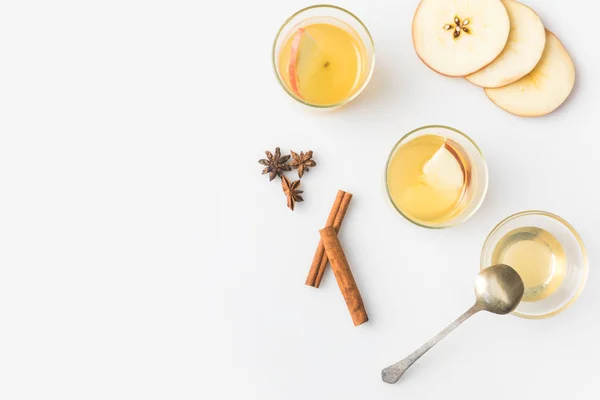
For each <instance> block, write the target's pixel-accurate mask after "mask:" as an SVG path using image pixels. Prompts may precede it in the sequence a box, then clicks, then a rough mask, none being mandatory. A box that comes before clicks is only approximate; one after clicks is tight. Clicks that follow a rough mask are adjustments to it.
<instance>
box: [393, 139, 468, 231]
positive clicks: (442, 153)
mask: <svg viewBox="0 0 600 400" xmlns="http://www.w3.org/2000/svg"><path fill="white" fill-rule="evenodd" d="M469 180H470V166H469V163H468V161H467V158H466V157H464V156H463V152H462V150H461V149H460V147H459V146H458V145H457V144H456V143H454V142H452V141H450V140H448V139H446V138H444V137H441V136H437V135H424V136H420V137H417V138H415V139H413V140H411V141H409V142H407V143H405V144H403V145H401V146H400V148H399V149H397V150H396V152H395V153H394V154H393V155H392V157H391V159H390V162H389V164H388V170H387V186H388V192H389V195H390V197H391V199H392V201H393V203H394V204H395V205H396V207H398V208H399V209H400V211H401V212H402V213H403V214H404V215H406V216H407V217H408V218H410V219H412V220H414V221H417V222H421V223H426V224H432V223H441V222H444V221H447V220H449V219H451V218H453V217H455V216H456V215H458V214H459V213H460V212H461V211H462V210H463V209H464V205H465V193H466V192H467V188H468V185H469Z"/></svg>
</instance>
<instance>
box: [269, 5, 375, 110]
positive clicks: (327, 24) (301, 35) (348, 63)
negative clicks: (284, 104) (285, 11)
mask: <svg viewBox="0 0 600 400" xmlns="http://www.w3.org/2000/svg"><path fill="white" fill-rule="evenodd" d="M272 57H273V60H272V61H273V69H274V70H275V76H276V77H277V80H278V81H279V84H280V85H281V87H282V88H283V90H285V92H286V93H287V94H289V95H290V96H291V97H292V98H293V99H295V100H297V101H299V102H300V103H302V104H305V105H307V106H309V107H313V108H321V109H335V108H338V107H341V106H343V105H345V104H347V103H348V102H350V101H352V100H353V99H355V98H356V97H357V96H358V95H359V94H360V93H361V92H362V91H363V90H364V88H365V87H366V86H367V84H368V82H369V80H370V79H371V75H372V74H373V67H374V65H375V48H374V43H373V38H372V37H371V34H370V33H369V30H368V29H367V27H366V26H365V24H364V23H363V22H362V21H361V20H360V19H358V17H357V16H355V15H354V14H352V13H351V12H350V11H348V10H345V9H343V8H341V7H337V6H333V5H315V6H311V7H307V8H303V9H302V10H300V11H298V12H296V13H295V14H294V15H292V16H291V17H290V18H288V19H287V20H286V21H285V22H284V24H283V26H282V27H281V28H280V29H279V31H278V32H277V36H276V37H275V42H274V43H273V52H272Z"/></svg>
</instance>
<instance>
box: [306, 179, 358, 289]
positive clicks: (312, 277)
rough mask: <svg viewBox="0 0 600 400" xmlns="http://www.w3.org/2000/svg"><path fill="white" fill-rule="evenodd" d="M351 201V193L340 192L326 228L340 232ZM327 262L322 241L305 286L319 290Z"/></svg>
mask: <svg viewBox="0 0 600 400" xmlns="http://www.w3.org/2000/svg"><path fill="white" fill-rule="evenodd" d="M350 200H352V194H351V193H346V192H344V191H343V190H339V191H338V193H337V196H336V198H335V202H334V203H333V207H331V211H330V212H329V216H328V217H327V222H326V224H325V227H326V228H327V227H333V228H334V229H335V230H336V232H339V230H340V227H341V226H342V221H343V220H344V217H345V216H346V211H347V210H348V206H349V205H350ZM327 261H328V260H327V255H326V254H325V248H324V247H323V241H322V240H320V241H319V245H318V246H317V251H316V252H315V256H314V257H313V261H312V264H311V266H310V271H309V272H308V276H307V277H306V282H305V284H306V285H307V286H312V287H315V288H318V287H319V286H320V285H321V280H322V279H323V274H325V270H326V269H327Z"/></svg>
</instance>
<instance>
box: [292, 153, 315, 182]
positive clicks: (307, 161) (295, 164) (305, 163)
mask: <svg viewBox="0 0 600 400" xmlns="http://www.w3.org/2000/svg"><path fill="white" fill-rule="evenodd" d="M290 154H291V155H292V158H293V160H292V162H291V163H290V165H291V167H292V168H293V169H297V170H298V177H299V178H302V175H304V173H305V172H308V171H309V167H310V168H312V167H316V166H317V163H316V162H315V161H314V160H313V159H312V156H313V152H312V150H310V151H307V152H306V154H305V153H304V152H303V151H301V152H300V154H298V153H295V152H293V151H290Z"/></svg>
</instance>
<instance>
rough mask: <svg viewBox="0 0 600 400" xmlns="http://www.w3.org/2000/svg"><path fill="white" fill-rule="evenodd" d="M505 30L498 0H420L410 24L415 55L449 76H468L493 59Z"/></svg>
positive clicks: (507, 25) (507, 27)
mask: <svg viewBox="0 0 600 400" xmlns="http://www.w3.org/2000/svg"><path fill="white" fill-rule="evenodd" d="M509 31H510V21H509V18H508V13H507V11H506V8H505V7H504V4H502V2H501V1H500V0H422V1H421V3H420V4H419V7H418V8H417V11H416V12H415V16H414V18H413V24H412V36H413V44H414V46H415V51H416V52H417V55H418V56H419V58H420V59H421V60H422V61H423V62H424V63H425V64H426V65H427V66H428V67H429V68H431V69H432V70H434V71H436V72H437V73H440V74H442V75H446V76H450V77H463V76H466V75H470V74H472V73H474V72H477V71H479V70H480V69H482V68H483V67H485V66H486V65H488V64H489V63H491V62H492V61H494V59H495V58H496V57H498V55H499V54H500V53H501V52H502V49H504V46H505V45H506V41H507V40H508V33H509Z"/></svg>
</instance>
